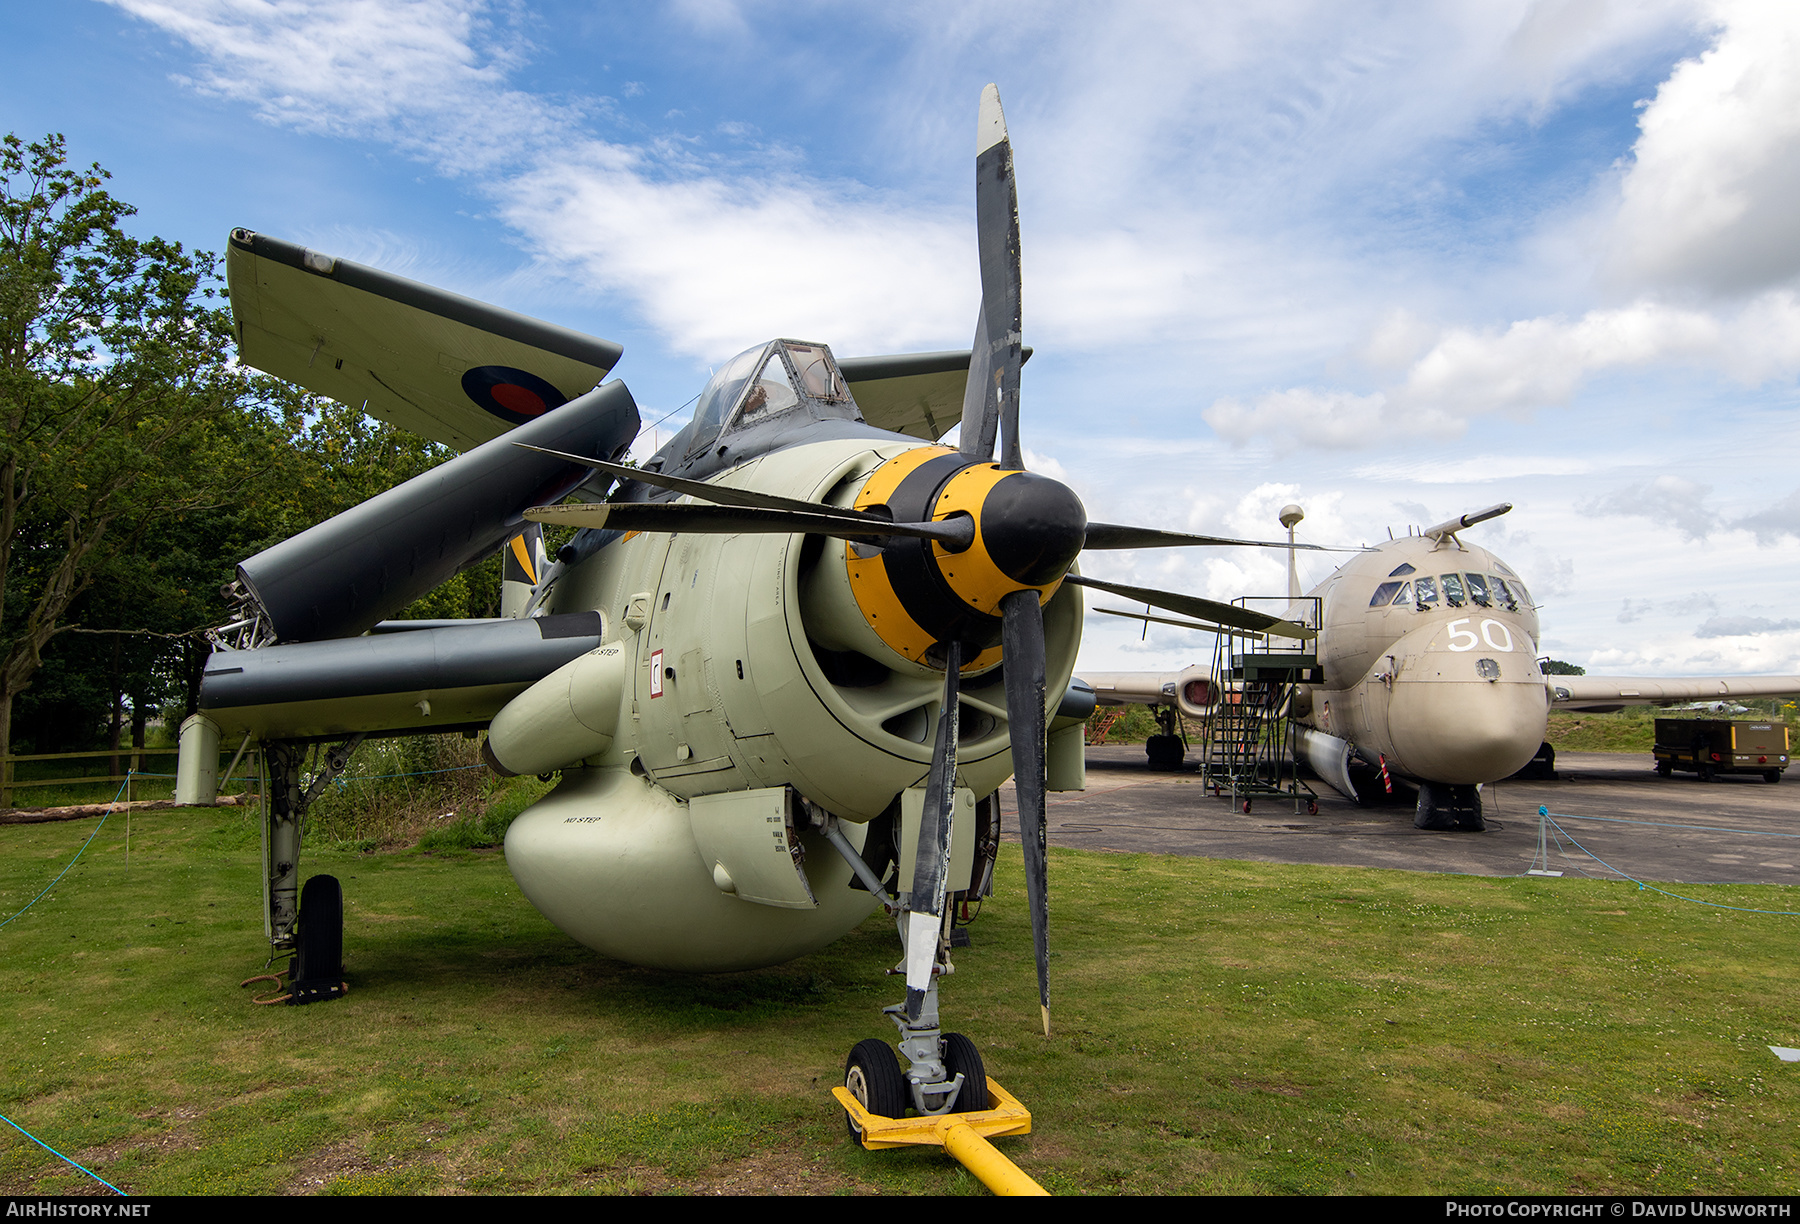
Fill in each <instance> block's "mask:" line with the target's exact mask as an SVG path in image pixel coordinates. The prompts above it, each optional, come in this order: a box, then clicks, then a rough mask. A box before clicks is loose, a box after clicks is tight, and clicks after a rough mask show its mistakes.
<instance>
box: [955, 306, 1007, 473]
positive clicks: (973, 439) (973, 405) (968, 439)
mask: <svg viewBox="0 0 1800 1224" xmlns="http://www.w3.org/2000/svg"><path fill="white" fill-rule="evenodd" d="M993 355H994V354H993V346H992V345H990V344H989V343H988V333H987V303H986V301H985V300H984V301H983V302H982V305H981V309H980V310H979V311H977V312H976V316H975V342H974V343H973V344H972V345H970V346H969V381H968V382H966V383H964V384H963V411H962V441H961V442H960V443H959V444H958V446H957V449H958V450H960V451H961V452H962V453H963V454H965V455H967V456H969V457H970V458H971V459H977V460H980V461H981V462H982V463H990V462H992V461H993V458H994V435H995V433H996V432H998V430H999V428H1000V404H999V402H998V400H997V399H996V397H995V395H994V361H993Z"/></svg>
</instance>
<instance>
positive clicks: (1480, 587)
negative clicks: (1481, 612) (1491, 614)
mask: <svg viewBox="0 0 1800 1224" xmlns="http://www.w3.org/2000/svg"><path fill="white" fill-rule="evenodd" d="M1463 578H1464V581H1466V582H1467V583H1468V584H1469V598H1470V599H1472V600H1474V601H1475V602H1476V603H1478V604H1480V605H1481V606H1482V607H1484V608H1487V607H1491V606H1493V602H1494V601H1493V600H1492V599H1491V598H1489V596H1488V585H1487V579H1486V578H1484V577H1482V576H1481V575H1480V574H1465V575H1463Z"/></svg>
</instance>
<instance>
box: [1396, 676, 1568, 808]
mask: <svg viewBox="0 0 1800 1224" xmlns="http://www.w3.org/2000/svg"><path fill="white" fill-rule="evenodd" d="M1547 711H1548V697H1547V695H1546V693H1545V691H1544V685H1543V682H1542V681H1541V680H1540V681H1538V682H1536V683H1528V682H1521V683H1507V682H1501V683H1497V684H1490V683H1488V682H1487V681H1484V680H1476V681H1462V682H1454V681H1452V682H1442V683H1430V682H1423V683H1414V684H1410V685H1408V684H1398V685H1395V686H1394V695H1393V701H1392V704H1391V705H1390V707H1389V715H1388V725H1389V728H1390V731H1391V733H1392V738H1393V742H1394V755H1395V757H1396V758H1397V759H1398V761H1399V762H1400V763H1401V764H1402V767H1403V768H1404V770H1405V772H1407V773H1409V774H1412V775H1414V776H1417V777H1421V778H1426V779H1429V780H1430V781H1433V782H1449V783H1455V784H1458V785H1462V784H1468V783H1476V782H1497V781H1499V780H1500V779H1501V778H1505V777H1510V776H1511V775H1512V774H1514V773H1517V772H1518V771H1519V770H1520V769H1522V768H1524V766H1525V764H1526V762H1528V761H1530V760H1531V758H1532V757H1533V756H1534V755H1535V754H1536V753H1537V750H1538V745H1539V744H1541V743H1543V740H1544V724H1545V716H1546V713H1547Z"/></svg>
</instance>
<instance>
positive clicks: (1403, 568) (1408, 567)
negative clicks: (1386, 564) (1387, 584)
mask: <svg viewBox="0 0 1800 1224" xmlns="http://www.w3.org/2000/svg"><path fill="white" fill-rule="evenodd" d="M1412 572H1413V564H1412V562H1411V561H1402V562H1401V563H1400V564H1399V565H1398V566H1396V567H1395V568H1393V569H1391V570H1389V571H1388V577H1389V578H1398V577H1399V576H1400V575H1401V574H1410V573H1412Z"/></svg>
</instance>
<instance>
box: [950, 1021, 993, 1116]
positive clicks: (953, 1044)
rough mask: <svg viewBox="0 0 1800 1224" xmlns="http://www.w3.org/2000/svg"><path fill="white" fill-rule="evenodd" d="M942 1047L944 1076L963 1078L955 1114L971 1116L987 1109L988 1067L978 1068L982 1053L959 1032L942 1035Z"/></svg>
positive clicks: (988, 1106)
mask: <svg viewBox="0 0 1800 1224" xmlns="http://www.w3.org/2000/svg"><path fill="white" fill-rule="evenodd" d="M941 1048H942V1050H943V1054H942V1055H941V1057H942V1058H943V1060H944V1074H945V1075H947V1076H949V1077H950V1078H951V1079H955V1078H956V1076H957V1074H958V1073H959V1072H960V1073H961V1075H962V1077H963V1086H962V1091H961V1092H959V1093H958V1094H957V1096H956V1112H957V1113H974V1112H975V1111H976V1110H980V1109H987V1108H990V1102H989V1100H988V1086H987V1068H985V1067H983V1066H982V1065H981V1051H980V1050H977V1049H976V1048H975V1043H974V1042H973V1041H970V1040H969V1039H968V1038H967V1037H964V1036H963V1035H962V1034H961V1033H945V1034H944V1040H943V1044H942V1047H941Z"/></svg>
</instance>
